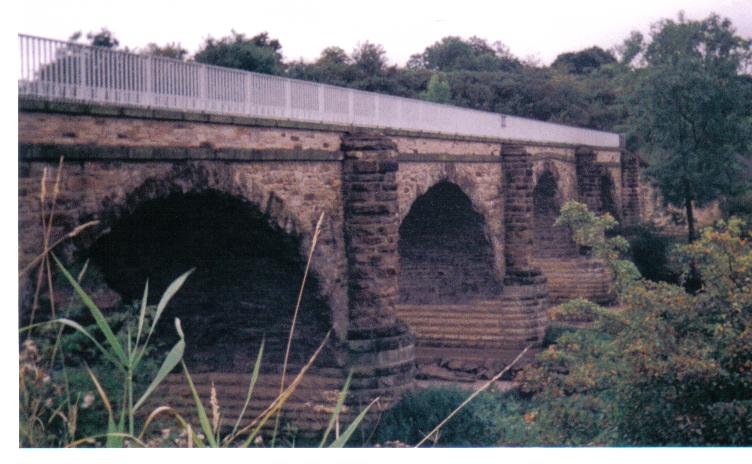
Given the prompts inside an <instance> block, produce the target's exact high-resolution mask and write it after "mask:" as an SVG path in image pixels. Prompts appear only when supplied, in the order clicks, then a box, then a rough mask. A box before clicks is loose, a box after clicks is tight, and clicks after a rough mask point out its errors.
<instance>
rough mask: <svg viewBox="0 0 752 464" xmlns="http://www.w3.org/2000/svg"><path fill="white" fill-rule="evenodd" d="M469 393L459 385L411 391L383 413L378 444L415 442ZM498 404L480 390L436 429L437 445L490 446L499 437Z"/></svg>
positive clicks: (377, 436) (377, 435) (499, 410)
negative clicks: (462, 407) (444, 423)
mask: <svg viewBox="0 0 752 464" xmlns="http://www.w3.org/2000/svg"><path fill="white" fill-rule="evenodd" d="M469 394H470V393H469V392H467V391H464V390H461V389H458V388H428V389H425V390H417V391H413V392H410V393H408V394H406V395H405V396H403V397H402V399H401V400H400V401H399V402H398V403H397V404H396V405H395V406H394V407H393V408H392V409H391V410H389V411H387V412H386V413H384V415H383V416H382V418H381V420H380V421H379V425H378V428H377V429H376V433H375V440H376V442H378V443H385V442H387V441H400V442H403V443H406V444H409V445H415V444H417V443H418V442H419V441H420V440H422V439H423V437H424V436H425V435H426V434H428V433H429V432H430V431H431V430H433V428H434V427H435V426H436V425H438V424H439V422H441V421H442V420H443V419H444V418H445V417H447V416H448V415H449V414H450V413H451V412H452V411H453V410H454V409H455V408H456V407H457V406H459V405H460V403H462V402H463V401H464V400H465V399H466V398H467V397H468V395H469ZM500 412H501V403H500V402H499V400H498V398H497V397H495V396H494V395H493V394H490V393H481V394H480V395H478V397H477V398H475V399H474V400H473V401H471V402H470V403H469V404H468V405H467V406H466V407H465V408H464V409H462V410H461V411H460V412H459V413H458V414H457V415H456V416H454V417H453V418H452V419H451V420H449V422H447V423H446V425H444V427H443V428H442V429H441V430H440V431H439V436H438V440H437V441H436V445H437V446H491V445H494V444H495V443H496V442H497V440H498V439H499V424H498V417H499V416H500Z"/></svg>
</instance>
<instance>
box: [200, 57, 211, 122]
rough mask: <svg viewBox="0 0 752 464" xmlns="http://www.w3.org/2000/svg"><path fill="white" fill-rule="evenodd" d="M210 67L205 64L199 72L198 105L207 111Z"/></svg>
mask: <svg viewBox="0 0 752 464" xmlns="http://www.w3.org/2000/svg"><path fill="white" fill-rule="evenodd" d="M208 95H209V68H208V67H207V66H206V65H205V64H203V65H201V70H200V71H199V73H198V105H199V109H201V110H204V111H207V110H208V107H209V101H208Z"/></svg>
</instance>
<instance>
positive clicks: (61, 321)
mask: <svg viewBox="0 0 752 464" xmlns="http://www.w3.org/2000/svg"><path fill="white" fill-rule="evenodd" d="M53 323H57V324H62V325H67V326H68V327H71V328H73V329H75V330H77V331H79V332H80V333H82V334H84V335H85V336H86V337H87V338H88V339H89V340H91V341H92V343H94V346H96V347H97V349H98V350H99V351H100V352H101V353H102V355H104V357H106V358H107V360H108V361H110V362H111V363H113V364H114V365H115V366H118V367H120V368H121V369H122V367H123V366H122V364H121V363H120V362H119V361H118V360H117V359H115V357H114V356H113V355H112V353H110V352H109V351H107V349H106V348H105V347H104V346H102V344H101V343H99V342H98V341H97V339H96V338H94V337H93V336H92V335H91V334H90V333H89V332H87V331H86V329H84V328H83V327H82V326H81V324H79V323H78V322H76V321H72V320H70V319H66V318H60V319H55V320H54V321H50V322H43V323H41V324H39V325H42V324H53Z"/></svg>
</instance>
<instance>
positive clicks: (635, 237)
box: [623, 224, 679, 283]
mask: <svg viewBox="0 0 752 464" xmlns="http://www.w3.org/2000/svg"><path fill="white" fill-rule="evenodd" d="M623 233H624V236H625V238H626V239H627V240H628V241H629V249H630V251H631V255H632V261H633V262H634V263H635V266H637V269H638V270H639V271H640V274H642V276H643V277H644V278H646V279H650V280H652V281H654V282H669V283H677V282H678V279H679V274H678V273H677V272H676V270H675V269H673V267H672V266H671V262H670V260H669V256H670V253H671V249H672V248H673V246H674V245H675V244H676V243H677V240H676V239H675V238H673V237H667V236H665V235H660V234H659V233H658V231H657V230H656V228H655V226H653V225H652V224H641V225H639V226H636V227H633V228H630V229H629V230H625V231H623Z"/></svg>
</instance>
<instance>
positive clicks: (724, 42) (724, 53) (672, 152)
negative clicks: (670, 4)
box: [630, 15, 752, 240]
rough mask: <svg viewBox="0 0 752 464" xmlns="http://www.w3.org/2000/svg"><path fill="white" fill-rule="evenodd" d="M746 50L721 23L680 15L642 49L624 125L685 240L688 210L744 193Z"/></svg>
mask: <svg viewBox="0 0 752 464" xmlns="http://www.w3.org/2000/svg"><path fill="white" fill-rule="evenodd" d="M750 47H751V43H750V41H749V40H746V39H743V38H741V37H739V36H738V35H737V34H736V32H735V30H734V28H733V26H732V25H731V22H730V21H729V20H728V19H721V18H720V17H718V16H717V15H711V16H710V17H708V18H707V19H705V20H702V21H690V20H686V19H685V18H684V17H683V16H681V15H680V16H679V18H678V20H676V21H674V20H663V21H661V22H659V23H657V24H655V25H654V26H653V29H652V31H651V40H650V43H649V44H647V46H646V47H645V48H644V50H643V53H644V62H645V66H644V67H643V68H642V69H639V72H638V73H637V76H638V79H637V86H636V89H635V91H634V93H633V94H632V95H630V101H631V105H630V109H631V116H632V118H631V128H632V132H633V134H635V136H636V137H637V138H638V139H639V143H640V146H641V148H642V150H643V151H645V152H646V153H647V154H648V155H650V156H649V159H650V163H651V164H650V167H649V170H648V172H649V174H650V175H651V176H652V178H653V179H654V180H655V181H656V183H657V184H658V186H659V187H660V189H661V192H662V193H663V196H664V198H665V200H666V201H667V202H669V203H672V204H674V205H677V206H680V207H684V208H685V209H686V213H687V220H688V228H689V231H688V233H689V238H690V240H692V239H693V236H694V218H693V207H694V205H703V204H705V203H707V202H709V201H712V200H714V199H717V198H719V197H720V196H722V195H731V194H735V193H739V192H742V191H744V190H747V189H749V188H750V179H749V178H747V176H744V175H743V174H744V172H745V170H744V169H743V168H742V165H741V164H740V160H741V158H742V157H745V156H749V155H750V149H751V148H752V147H751V146H750V142H751V141H752V138H751V136H752V112H751V111H750V110H751V109H752V106H751V105H750V97H752V93H750V92H751V90H752V87H750V85H749V82H750V79H749V76H748V75H744V74H742V72H743V71H744V70H745V68H746V67H747V66H748V65H749V63H750V57H751V54H750V53H751V48H750Z"/></svg>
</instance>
